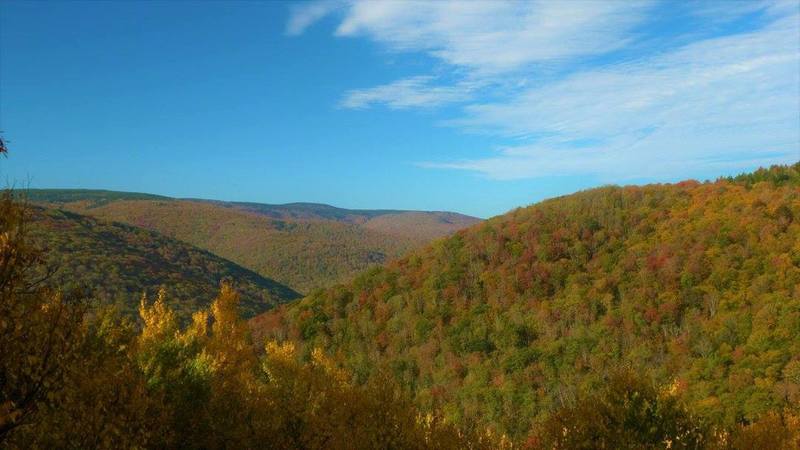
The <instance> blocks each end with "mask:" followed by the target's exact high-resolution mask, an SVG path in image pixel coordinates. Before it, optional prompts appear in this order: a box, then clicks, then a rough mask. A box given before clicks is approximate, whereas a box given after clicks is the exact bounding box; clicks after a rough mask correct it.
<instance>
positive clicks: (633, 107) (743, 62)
mask: <svg viewBox="0 0 800 450" xmlns="http://www.w3.org/2000/svg"><path fill="white" fill-rule="evenodd" d="M798 18H799V16H798V15H797V14H792V15H789V16H786V17H784V18H782V19H779V20H777V21H775V22H774V23H773V24H771V25H770V26H768V27H767V28H765V29H763V30H760V31H757V32H751V33H747V34H739V35H733V36H727V37H723V38H717V39H710V40H705V41H701V42H697V43H694V44H690V45H687V46H685V47H683V48H680V49H678V50H675V51H672V52H669V53H666V54H662V55H658V56H655V57H649V58H644V59H641V60H637V61H635V62H629V63H623V64H616V65H611V66H608V67H602V68H595V69H592V70H585V71H581V72H579V73H575V74H573V75H571V76H569V77H567V78H565V79H563V80H560V81H557V82H554V83H551V84H547V85H545V86H541V87H537V88H531V89H527V90H524V91H522V92H520V93H519V95H517V96H515V99H514V100H511V101H508V102H502V103H486V104H473V105H470V106H467V107H466V110H465V112H466V116H465V117H464V118H461V119H458V120H454V121H452V122H451V124H453V125H457V126H466V127H473V128H474V127H479V128H484V129H488V130H491V131H496V132H498V133H501V134H503V135H506V136H515V137H522V138H523V140H527V141H528V143H526V144H524V145H520V146H519V147H512V148H505V149H502V150H501V151H499V152H498V153H497V154H496V155H493V156H490V157H488V158H485V159H478V160H471V161H456V162H447V163H444V164H428V165H427V166H428V167H441V168H451V169H463V170H472V171H477V172H481V173H483V174H485V175H487V176H489V177H492V178H500V179H508V178H521V177H531V176H538V175H542V174H544V173H552V171H553V170H556V169H559V173H596V174H605V175H608V176H610V177H613V178H619V177H620V176H622V175H624V173H623V172H635V173H636V174H637V175H639V176H641V175H643V174H650V175H653V176H668V175H670V174H675V173H681V171H680V170H678V169H680V168H681V166H689V165H693V164H697V165H701V166H704V167H711V166H720V167H725V166H726V165H730V164H734V165H736V164H738V165H747V164H748V163H752V161H750V160H751V159H752V158H756V159H759V158H760V159H763V160H764V161H765V163H766V162H768V161H772V160H773V159H776V158H777V159H778V160H782V161H784V162H785V161H787V160H792V159H798V158H800V71H798V67H800V43H799V42H798V37H800V30H798ZM528 136H546V138H539V139H537V140H533V139H524V138H525V137H528ZM585 141H591V145H589V146H580V145H575V144H574V143H575V142H585Z"/></svg>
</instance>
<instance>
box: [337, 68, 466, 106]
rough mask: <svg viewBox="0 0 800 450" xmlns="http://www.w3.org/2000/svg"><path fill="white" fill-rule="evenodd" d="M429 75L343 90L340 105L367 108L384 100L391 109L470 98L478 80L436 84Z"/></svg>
mask: <svg viewBox="0 0 800 450" xmlns="http://www.w3.org/2000/svg"><path fill="white" fill-rule="evenodd" d="M436 81H437V80H436V78H435V77H432V76H426V75H421V76H416V77H410V78H405V79H402V80H397V81H395V82H392V83H389V84H385V85H382V86H376V87H372V88H366V89H354V90H351V91H349V92H347V93H346V94H345V97H344V100H342V103H341V106H342V107H345V108H355V109H359V108H367V107H369V106H372V105H374V104H384V105H386V106H388V107H389V108H392V109H408V108H429V107H436V106H441V105H444V104H448V103H456V102H463V101H466V100H469V99H470V98H471V95H472V93H473V92H474V91H475V90H476V89H478V88H479V83H475V82H466V81H462V82H459V83H456V84H454V85H436V84H434V83H435V82H436Z"/></svg>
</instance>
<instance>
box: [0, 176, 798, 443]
mask: <svg viewBox="0 0 800 450" xmlns="http://www.w3.org/2000/svg"><path fill="white" fill-rule="evenodd" d="M798 169H800V166H798V165H795V166H792V167H777V168H773V169H770V170H766V171H759V172H756V173H754V174H751V175H749V176H742V177H736V178H732V179H724V180H718V181H717V182H713V183H694V182H689V183H682V184H678V185H665V186H646V187H626V188H615V187H608V188H602V189H598V190H592V191H587V192H583V193H579V194H576V195H573V196H568V197H564V198H560V199H554V200H551V201H547V202H543V203H541V204H539V205H535V206H532V207H529V208H526V209H520V210H516V211H514V212H512V213H509V214H508V215H506V216H503V217H499V218H495V219H492V220H489V221H487V222H486V223H483V224H480V225H478V226H476V227H474V228H472V229H470V230H467V231H465V232H459V233H458V234H457V235H455V236H453V237H451V238H447V239H444V240H441V241H438V242H436V243H435V244H433V245H432V246H430V247H429V248H426V249H423V250H420V251H418V252H415V253H413V254H411V255H409V256H408V257H406V258H404V259H402V260H399V261H397V262H396V263H393V264H390V265H389V266H387V267H383V268H376V269H373V270H371V271H369V272H366V273H364V274H362V275H361V276H360V277H358V278H357V279H356V280H354V281H353V282H352V283H349V284H346V285H337V286H333V287H330V288H328V289H325V290H320V291H317V292H315V293H313V294H312V295H310V296H309V297H307V298H305V299H303V300H301V301H298V302H297V303H294V304H291V305H287V306H284V307H281V308H280V309H279V310H277V311H275V312H272V313H270V314H268V315H265V316H261V317H258V318H256V319H255V320H253V321H251V322H245V321H244V320H243V319H242V318H241V317H240V315H239V312H240V308H239V303H240V301H241V300H240V296H239V294H238V293H237V292H236V290H235V289H233V287H232V286H231V285H230V284H228V283H223V284H222V285H221V287H220V290H219V293H218V295H217V296H216V298H215V299H214V300H213V302H211V304H210V306H209V307H208V308H205V309H200V310H198V311H195V312H194V314H193V315H192V317H191V320H188V321H186V320H181V315H180V314H178V313H177V312H176V311H175V310H174V309H173V308H172V307H171V306H170V300H169V296H168V295H169V294H168V293H167V291H165V290H162V291H160V292H159V293H158V294H157V295H155V296H151V297H148V296H143V297H142V298H141V301H140V302H139V304H138V318H136V319H133V318H131V317H130V316H128V315H125V314H121V313H120V311H118V310H115V309H114V308H113V307H108V306H104V305H102V304H98V303H97V302H96V301H95V299H93V298H91V296H90V295H88V294H87V293H86V292H83V291H69V292H65V291H64V290H60V289H55V288H53V287H52V284H49V283H47V282H46V280H47V279H48V277H49V276H50V274H51V273H52V272H51V270H50V269H49V268H48V267H47V265H46V264H45V259H44V258H43V256H42V254H41V250H40V248H39V247H38V246H37V245H36V242H34V241H32V240H31V236H30V234H29V232H28V229H27V224H28V219H27V211H28V210H27V208H26V207H25V206H24V205H21V204H19V203H17V202H16V201H15V200H14V198H13V197H12V196H11V194H8V193H6V194H5V196H4V197H3V198H2V199H0V448H276V449H294V448H307V449H340V448H341V449H345V448H347V449H349V448H359V449H360V448H365V449H366V448H380V449H385V448H396V449H406V448H411V449H416V448H419V449H422V448H436V449H440V448H441V449H451V448H452V449H462V448H467V449H470V448H473V449H483V448H508V449H510V448H531V449H538V448H543V449H544V448H547V449H551V448H556V449H578V448H637V449H638V448H708V449H752V448H785V449H798V448H800V409H799V405H800V356H799V355H800V331H799V330H800V221H798V218H800V183H798V180H800V178H799V177H798ZM48 286H50V287H48ZM254 335H255V337H254Z"/></svg>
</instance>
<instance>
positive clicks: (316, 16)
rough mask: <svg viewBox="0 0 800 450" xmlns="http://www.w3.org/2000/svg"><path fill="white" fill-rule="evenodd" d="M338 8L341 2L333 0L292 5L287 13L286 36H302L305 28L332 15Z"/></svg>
mask: <svg viewBox="0 0 800 450" xmlns="http://www.w3.org/2000/svg"><path fill="white" fill-rule="evenodd" d="M340 6H341V2H340V1H335V0H322V1H315V2H307V3H298V4H295V5H292V6H291V9H290V13H289V22H288V23H287V24H286V34H288V35H289V36H297V35H300V34H303V32H304V31H306V28H308V27H310V26H311V25H313V24H314V23H315V22H317V21H319V20H320V19H322V18H323V17H325V16H327V15H328V14H330V13H332V12H333V11H335V10H336V9H337V8H338V7H340Z"/></svg>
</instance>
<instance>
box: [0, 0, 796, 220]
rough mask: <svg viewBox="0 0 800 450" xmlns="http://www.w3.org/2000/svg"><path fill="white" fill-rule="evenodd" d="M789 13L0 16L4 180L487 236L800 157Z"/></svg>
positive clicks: (752, 5) (329, 5) (30, 7)
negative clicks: (615, 197) (473, 219)
mask: <svg viewBox="0 0 800 450" xmlns="http://www.w3.org/2000/svg"><path fill="white" fill-rule="evenodd" d="M799 27H800V3H798V2H797V1H796V0H795V1H788V2H781V1H776V2H772V1H768V2H760V1H749V2H743V1H742V2H739V1H726V2H673V1H664V2H657V1H642V2H629V1H624V2H623V1H619V0H617V1H609V2H604V1H600V0H593V1H588V2H580V1H566V2H555V1H544V2H535V1H529V2H524V3H514V2H508V3H506V2H500V1H490V2H478V1H472V2H461V3H457V2H452V3H451V2H446V1H438V2H419V3H411V2H378V1H321V2H308V3H278V2H251V3H246V2H232V1H230V2H220V3H214V2H197V3H194V2H140V3H134V2H88V3H80V2H14V1H5V2H3V3H2V4H0V129H2V131H3V133H4V136H5V138H6V139H8V140H9V141H10V148H11V150H12V154H11V155H10V156H9V158H8V159H6V160H4V161H2V163H0V176H2V177H3V178H4V179H5V180H6V181H7V182H8V183H11V184H16V185H17V186H21V185H30V186H31V187H70V188H104V189H114V190H127V191H139V192H152V193H158V194H164V195H171V196H179V197H203V198H215V199H223V200H243V201H257V202H265V203H285V202H293V201H312V202H324V203H329V204H333V205H336V206H342V207H350V208H402V209H425V210H451V211H458V212H463V213H466V214H472V215H477V216H481V217H488V216H491V215H495V214H500V213H502V212H505V211H507V210H509V209H511V208H514V207H516V206H523V205H527V204H530V203H532V202H535V201H538V200H541V199H543V198H547V197H552V196H556V195H561V194H566V193H570V192H574V191H576V190H580V189H584V188H589V187H593V186H597V185H602V184H609V183H613V184H629V183H645V182H668V181H676V180H681V179H686V178H697V179H709V178H711V179H713V178H716V177H717V176H720V175H726V174H732V173H738V172H741V171H746V170H751V169H753V168H755V167H758V166H761V165H769V164H776V163H790V162H795V161H797V160H800V28H799Z"/></svg>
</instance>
